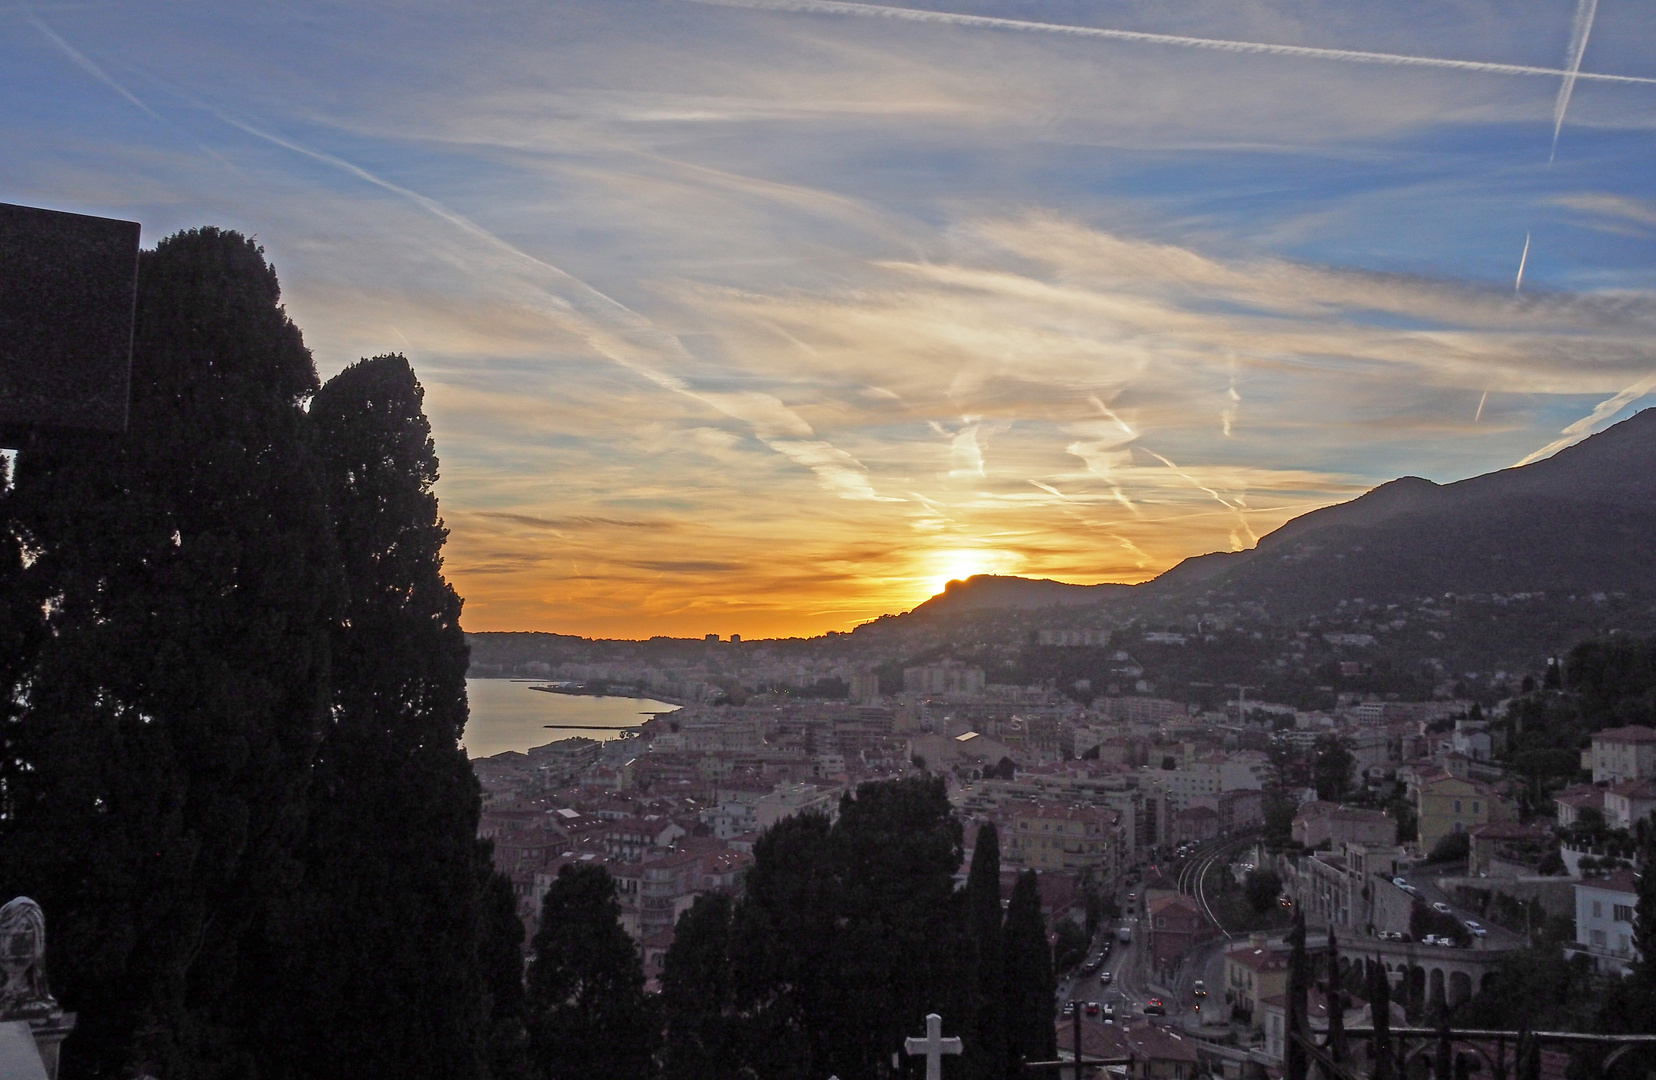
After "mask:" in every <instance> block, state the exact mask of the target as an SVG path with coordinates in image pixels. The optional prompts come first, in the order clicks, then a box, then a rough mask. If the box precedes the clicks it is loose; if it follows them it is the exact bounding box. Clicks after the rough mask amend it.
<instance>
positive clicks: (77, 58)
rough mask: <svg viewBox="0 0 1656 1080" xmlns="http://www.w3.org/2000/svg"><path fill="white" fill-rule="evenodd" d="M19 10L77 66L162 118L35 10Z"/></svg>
mask: <svg viewBox="0 0 1656 1080" xmlns="http://www.w3.org/2000/svg"><path fill="white" fill-rule="evenodd" d="M18 10H20V11H21V12H23V18H24V19H25V20H26V21H27V22H28V23H29V25H30V26H33V27H34V28H35V29H36V30H39V31H40V32H41V33H42V34H44V35H45V36H46V39H47V40H48V41H50V42H51V43H52V44H53V45H56V46H57V47H58V50H59V51H60V52H62V53H63V55H65V56H67V57H68V58H69V59H70V60H72V61H74V63H75V66H76V67H78V68H80V69H81V70H82V71H84V72H86V73H87V74H88V75H90V76H92V77H93V78H94V79H97V80H98V81H99V82H101V83H103V84H104V85H105V86H107V87H109V88H110V89H111V90H113V91H115V92H116V93H117V94H120V95H121V96H122V97H124V98H126V99H127V101H129V102H131V103H132V104H133V105H136V106H137V107H138V108H140V109H142V110H143V111H144V112H146V113H148V114H149V115H150V116H151V117H153V118H154V119H156V120H161V116H160V114H159V113H157V112H156V111H155V110H154V109H152V108H150V107H149V106H148V105H145V104H144V103H143V102H142V101H139V100H138V96H137V95H136V94H134V93H133V92H132V91H131V90H128V89H127V88H126V87H124V86H122V85H121V84H120V83H118V82H116V81H115V80H114V79H112V78H110V77H109V75H108V74H107V73H106V72H105V71H104V69H103V68H101V67H99V66H98V65H97V64H95V63H93V62H92V61H91V59H90V58H88V57H87V56H86V55H85V54H84V53H82V52H81V51H80V50H79V49H77V48H75V47H74V46H73V45H71V44H69V43H68V42H67V41H65V40H63V38H61V37H59V36H58V33H57V31H56V30H53V29H52V28H51V27H50V26H47V25H46V24H45V23H44V22H42V21H41V20H40V17H39V16H38V15H36V14H35V13H34V12H33V11H31V10H30V9H29V8H27V7H23V8H19V9H18ZM161 122H162V123H163V124H165V123H166V121H165V120H161ZM168 126H169V127H170V126H171V125H168Z"/></svg>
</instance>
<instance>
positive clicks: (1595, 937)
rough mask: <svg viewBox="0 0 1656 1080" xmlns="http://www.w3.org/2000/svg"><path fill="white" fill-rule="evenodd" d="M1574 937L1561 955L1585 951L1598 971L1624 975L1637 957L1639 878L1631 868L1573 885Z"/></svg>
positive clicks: (1577, 953) (1629, 970) (1574, 954)
mask: <svg viewBox="0 0 1656 1080" xmlns="http://www.w3.org/2000/svg"><path fill="white" fill-rule="evenodd" d="M1575 900H1576V903H1575V907H1576V912H1575V925H1576V933H1575V936H1576V939H1575V943H1574V944H1573V945H1566V946H1564V955H1566V956H1576V955H1580V954H1582V953H1585V954H1586V955H1588V956H1589V957H1591V958H1592V961H1593V967H1594V968H1595V969H1597V970H1599V971H1601V972H1606V973H1614V974H1617V975H1627V974H1630V973H1631V972H1632V970H1633V964H1634V963H1635V962H1636V961H1637V960H1638V959H1639V952H1638V950H1637V949H1635V948H1634V947H1633V917H1634V915H1635V913H1636V912H1637V909H1638V906H1639V879H1638V878H1637V877H1635V876H1634V874H1633V871H1631V870H1617V871H1616V872H1615V873H1613V874H1611V875H1610V876H1609V877H1604V878H1595V879H1589V880H1587V881H1583V882H1580V883H1579V884H1577V885H1576V887H1575Z"/></svg>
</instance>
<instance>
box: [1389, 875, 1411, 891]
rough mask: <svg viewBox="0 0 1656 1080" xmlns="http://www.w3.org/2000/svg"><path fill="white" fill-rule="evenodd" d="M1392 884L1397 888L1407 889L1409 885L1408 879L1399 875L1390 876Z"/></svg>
mask: <svg viewBox="0 0 1656 1080" xmlns="http://www.w3.org/2000/svg"><path fill="white" fill-rule="evenodd" d="M1392 884H1393V885H1396V886H1397V887H1398V888H1399V889H1407V888H1408V887H1409V882H1408V880H1407V879H1405V878H1400V877H1394V878H1392Z"/></svg>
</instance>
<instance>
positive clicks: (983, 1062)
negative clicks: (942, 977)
mask: <svg viewBox="0 0 1656 1080" xmlns="http://www.w3.org/2000/svg"><path fill="white" fill-rule="evenodd" d="M966 913H967V920H968V925H967V932H968V933H969V934H970V935H971V939H972V947H973V952H974V954H975V956H976V959H977V998H976V1001H975V1003H974V1008H975V1010H976V1012H975V1016H974V1018H973V1024H972V1030H971V1037H970V1038H968V1039H967V1040H966V1041H967V1045H966V1055H967V1060H968V1062H969V1068H970V1070H971V1072H972V1073H973V1074H974V1075H977V1076H984V1077H991V1076H993V1077H999V1076H1001V1075H1002V1074H1004V1073H1005V1072H1006V1037H1005V1030H1004V1024H1005V1008H1006V1002H1005V1000H1004V998H1005V993H1004V990H1003V987H1004V986H1005V982H1006V958H1005V951H1004V949H1002V947H1001V932H1002V931H1001V919H1002V915H1001V902H1000V833H999V831H998V830H996V828H995V823H994V822H992V821H988V822H984V824H982V825H981V826H979V827H978V831H977V839H976V841H975V842H974V844H973V847H972V869H971V871H970V872H969V873H968V874H967V876H966Z"/></svg>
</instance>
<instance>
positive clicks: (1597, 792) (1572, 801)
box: [1553, 751, 1604, 825]
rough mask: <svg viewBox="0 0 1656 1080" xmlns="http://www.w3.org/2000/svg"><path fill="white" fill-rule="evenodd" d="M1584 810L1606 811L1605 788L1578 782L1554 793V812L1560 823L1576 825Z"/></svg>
mask: <svg viewBox="0 0 1656 1080" xmlns="http://www.w3.org/2000/svg"><path fill="white" fill-rule="evenodd" d="M1588 753H1591V751H1588ZM1583 810H1597V811H1598V812H1599V813H1601V814H1602V813H1604V789H1603V788H1601V787H1595V786H1594V785H1592V784H1578V785H1576V786H1575V787H1567V788H1564V789H1563V790H1562V791H1557V792H1554V793H1553V813H1554V814H1555V815H1556V816H1557V818H1558V823H1559V824H1560V825H1574V824H1575V823H1576V821H1577V820H1578V819H1579V818H1580V817H1581V812H1582V811H1583Z"/></svg>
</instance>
